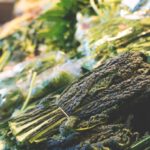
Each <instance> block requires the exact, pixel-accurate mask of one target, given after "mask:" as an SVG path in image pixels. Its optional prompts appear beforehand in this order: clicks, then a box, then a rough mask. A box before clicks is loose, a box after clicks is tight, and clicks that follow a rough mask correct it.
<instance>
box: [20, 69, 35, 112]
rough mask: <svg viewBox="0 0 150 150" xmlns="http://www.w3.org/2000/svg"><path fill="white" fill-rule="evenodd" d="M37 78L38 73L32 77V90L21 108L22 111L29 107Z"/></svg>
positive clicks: (30, 89)
mask: <svg viewBox="0 0 150 150" xmlns="http://www.w3.org/2000/svg"><path fill="white" fill-rule="evenodd" d="M36 76H37V73H36V72H34V73H33V75H32V80H31V84H30V88H29V93H28V96H27V98H26V100H25V102H24V104H23V106H22V108H21V111H23V110H24V109H25V108H26V107H27V105H28V103H29V101H30V97H31V94H32V89H33V85H34V82H35V78H36Z"/></svg>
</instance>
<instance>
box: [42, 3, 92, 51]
mask: <svg viewBox="0 0 150 150" xmlns="http://www.w3.org/2000/svg"><path fill="white" fill-rule="evenodd" d="M88 4H89V2H88V1H87V0H85V1H84V2H83V1H82V0H69V1H68V0H61V1H60V2H59V3H58V4H57V6H56V7H55V8H54V9H52V10H49V11H47V12H45V13H44V14H43V15H41V16H40V19H41V20H43V22H45V29H43V30H41V32H40V33H39V36H40V37H44V38H47V39H49V40H50V41H51V42H52V43H54V44H55V45H56V46H58V47H59V48H61V49H65V50H66V51H68V50H69V49H72V48H75V47H76V46H77V45H78V42H77V41H76V40H75V39H74V34H75V29H76V22H77V20H76V13H77V12H78V11H81V10H82V11H86V9H87V8H89V7H88ZM85 6H87V7H85ZM85 8H86V9H85ZM89 10H90V9H89Z"/></svg>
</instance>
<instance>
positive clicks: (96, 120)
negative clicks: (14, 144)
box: [9, 52, 150, 150]
mask: <svg viewBox="0 0 150 150" xmlns="http://www.w3.org/2000/svg"><path fill="white" fill-rule="evenodd" d="M149 71H150V65H149V64H148V62H147V57H146V56H145V55H144V54H142V53H136V52H128V53H125V54H123V55H121V56H119V57H117V58H115V59H112V60H110V61H108V62H107V63H104V64H103V65H101V66H100V67H98V68H97V69H95V70H94V71H93V72H91V73H88V74H86V75H85V76H83V77H82V78H80V79H79V80H78V81H76V82H74V83H73V84H72V85H71V86H70V87H68V88H67V89H66V90H65V91H64V92H63V93H62V94H61V95H60V96H59V98H58V99H57V100H55V98H51V97H50V96H49V97H47V100H48V101H47V105H46V106H45V105H43V104H44V103H43V104H42V103H41V105H38V107H37V108H34V109H31V110H28V111H27V112H26V113H23V114H21V115H19V116H17V117H14V118H12V120H11V121H10V122H9V125H10V129H11V131H12V134H13V135H14V136H15V137H16V139H17V140H18V141H20V142H27V141H28V142H30V143H40V145H42V143H41V142H42V141H46V143H45V142H44V145H42V146H45V149H48V148H49V149H52V150H57V149H61V150H63V149H64V150H68V149H92V150H93V149H111V150H125V149H130V148H131V149H132V150H134V149H140V148H141V147H142V148H145V147H147V146H149V145H147V143H149V137H147V138H146V139H144V140H142V142H139V143H138V144H135V145H133V146H131V145H132V144H133V143H134V142H135V141H136V140H137V138H138V136H137V135H140V137H141V136H142V134H143V133H145V132H149V131H150V128H149V127H150V125H149V122H150V120H149V117H148V113H149V106H150V103H149V96H150V92H149V88H150V76H149ZM139 114H140V115H141V118H140V119H142V118H143V117H145V119H143V122H141V120H140V119H139V118H138V117H139ZM131 116H133V117H132V120H131ZM146 122H147V123H148V125H145V123H146ZM47 141H48V142H47Z"/></svg>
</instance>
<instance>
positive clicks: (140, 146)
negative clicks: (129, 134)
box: [130, 136, 150, 150]
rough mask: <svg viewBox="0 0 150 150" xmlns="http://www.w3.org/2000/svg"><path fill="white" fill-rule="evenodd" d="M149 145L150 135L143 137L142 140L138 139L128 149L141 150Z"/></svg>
mask: <svg viewBox="0 0 150 150" xmlns="http://www.w3.org/2000/svg"><path fill="white" fill-rule="evenodd" d="M149 145H150V136H148V137H146V138H144V139H143V140H141V141H139V142H138V143H136V144H135V145H133V146H131V148H130V150H142V149H144V148H146V146H149Z"/></svg>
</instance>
